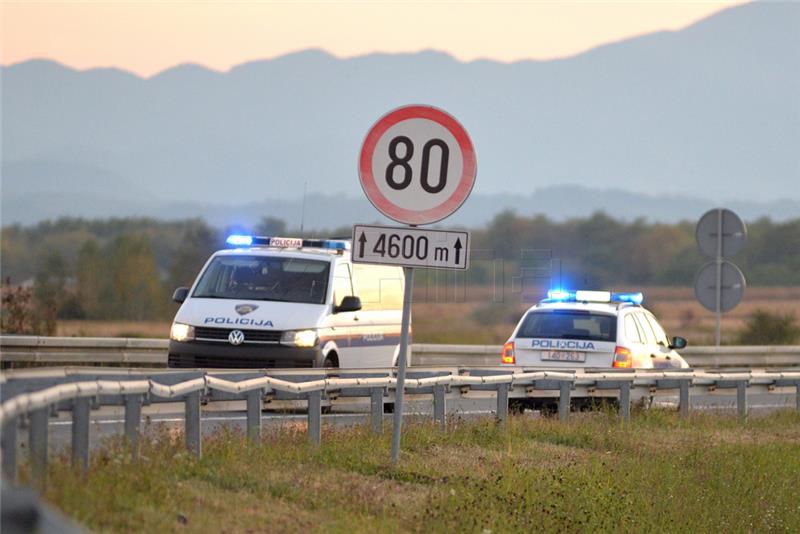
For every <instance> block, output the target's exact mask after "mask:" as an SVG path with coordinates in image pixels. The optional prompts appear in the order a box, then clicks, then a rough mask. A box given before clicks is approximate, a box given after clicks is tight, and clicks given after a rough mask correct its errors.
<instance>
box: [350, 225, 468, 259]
mask: <svg viewBox="0 0 800 534" xmlns="http://www.w3.org/2000/svg"><path fill="white" fill-rule="evenodd" d="M353 262H354V263H381V264H385V265H402V266H403V267H426V268H429V269H467V268H468V267H469V232H452V231H448V230H426V229H422V228H409V227H393V226H371V225H365V224H357V225H355V226H353Z"/></svg>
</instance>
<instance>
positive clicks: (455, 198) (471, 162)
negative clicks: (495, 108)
mask: <svg viewBox="0 0 800 534" xmlns="http://www.w3.org/2000/svg"><path fill="white" fill-rule="evenodd" d="M409 119H428V120H430V121H433V122H435V123H437V124H440V125H441V126H444V127H445V128H447V130H448V131H449V132H450V134H451V135H452V136H453V137H454V138H455V139H456V142H457V143H458V146H459V148H460V149H461V157H462V160H463V162H464V165H463V170H462V172H461V177H460V181H459V183H458V187H456V190H455V191H453V194H452V195H450V197H449V198H447V199H446V200H444V201H443V202H442V203H441V204H439V205H437V206H434V207H432V208H429V209H427V210H421V211H417V210H409V209H405V208H401V207H399V206H396V205H394V204H392V202H391V201H390V200H389V199H387V198H386V196H385V195H384V194H383V193H381V191H380V189H378V184H377V183H375V176H373V173H372V157H373V154H374V151H375V146H376V145H377V144H378V141H379V140H380V138H381V136H382V135H383V134H384V133H386V130H388V129H389V128H391V127H392V126H394V125H395V124H397V123H398V122H402V121H404V120H409ZM358 161H359V164H358V176H359V179H360V182H361V188H362V189H363V190H364V193H365V194H366V195H367V198H368V199H369V201H370V202H372V205H373V206H375V207H376V208H377V209H378V211H380V212H381V213H383V214H384V215H386V216H387V217H389V218H390V219H394V220H395V221H397V222H401V223H405V224H414V225H417V224H430V223H435V222H437V221H441V220H442V219H444V218H445V217H447V216H449V215H451V214H452V213H453V212H455V211H456V210H457V209H458V208H459V207H460V206H461V204H463V203H464V201H465V200H466V199H467V197H468V196H469V194H470V192H471V191H472V187H473V186H474V185H475V174H476V172H477V168H478V164H477V160H476V157H475V148H474V147H473V145H472V141H471V140H470V138H469V135H468V134H467V131H466V130H465V129H464V127H463V126H461V124H460V123H459V122H458V121H457V120H456V119H455V118H453V117H452V116H451V115H450V114H448V113H446V112H444V111H442V110H440V109H437V108H434V107H432V106H419V105H414V106H404V107H402V108H397V109H395V110H393V111H390V112H389V113H387V114H386V115H384V116H383V117H381V118H380V119H378V122H376V123H375V124H374V125H373V126H372V128H371V129H370V131H369V132H368V133H367V137H366V138H365V139H364V143H363V144H362V145H361V156H360V157H359V160H358Z"/></svg>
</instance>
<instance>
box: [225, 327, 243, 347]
mask: <svg viewBox="0 0 800 534" xmlns="http://www.w3.org/2000/svg"><path fill="white" fill-rule="evenodd" d="M228 341H230V343H231V345H241V344H242V343H243V342H244V332H242V331H241V330H231V333H230V334H228Z"/></svg>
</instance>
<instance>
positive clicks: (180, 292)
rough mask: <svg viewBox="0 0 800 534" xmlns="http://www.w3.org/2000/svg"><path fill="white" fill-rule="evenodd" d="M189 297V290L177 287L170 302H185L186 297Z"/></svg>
mask: <svg viewBox="0 0 800 534" xmlns="http://www.w3.org/2000/svg"><path fill="white" fill-rule="evenodd" d="M188 296H189V288H188V287H179V288H178V289H176V290H175V293H173V294H172V300H174V301H175V302H178V303H181V302H183V301H184V300H186V297H188Z"/></svg>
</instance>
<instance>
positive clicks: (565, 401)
mask: <svg viewBox="0 0 800 534" xmlns="http://www.w3.org/2000/svg"><path fill="white" fill-rule="evenodd" d="M571 390H572V383H571V382H567V381H566V380H562V381H561V382H559V383H558V418H559V420H561V421H566V420H567V418H568V417H569V404H570V400H569V398H570V393H571Z"/></svg>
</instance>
